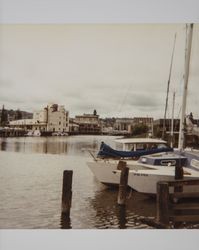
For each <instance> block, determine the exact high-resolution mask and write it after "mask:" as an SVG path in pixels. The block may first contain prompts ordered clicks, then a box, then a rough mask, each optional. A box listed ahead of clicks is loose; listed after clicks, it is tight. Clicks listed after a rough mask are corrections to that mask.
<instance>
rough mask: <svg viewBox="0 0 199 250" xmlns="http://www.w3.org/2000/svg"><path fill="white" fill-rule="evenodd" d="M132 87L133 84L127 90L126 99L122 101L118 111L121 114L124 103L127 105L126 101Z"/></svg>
mask: <svg viewBox="0 0 199 250" xmlns="http://www.w3.org/2000/svg"><path fill="white" fill-rule="evenodd" d="M131 85H132V84H130V85H129V86H128V88H127V90H126V93H125V95H124V97H123V100H122V102H121V104H120V106H119V108H118V111H119V112H121V109H122V107H123V106H124V103H125V101H126V99H127V96H128V93H129V92H130V89H131Z"/></svg>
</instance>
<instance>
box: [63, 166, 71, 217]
mask: <svg viewBox="0 0 199 250" xmlns="http://www.w3.org/2000/svg"><path fill="white" fill-rule="evenodd" d="M72 178H73V171H72V170H65V171H64V172H63V186H62V213H63V214H64V215H66V216H68V217H70V208H71V200H72Z"/></svg>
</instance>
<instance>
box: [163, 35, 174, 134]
mask: <svg viewBox="0 0 199 250" xmlns="http://www.w3.org/2000/svg"><path fill="white" fill-rule="evenodd" d="M175 44H176V33H175V37H174V44H173V51H172V57H171V64H170V70H169V79H168V84H167V96H166V104H165V111H164V120H163V130H162V138H164V133H165V122H166V113H167V106H168V97H169V87H170V80H171V71H172V65H173V56H174V50H175Z"/></svg>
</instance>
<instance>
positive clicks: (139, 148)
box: [87, 138, 172, 185]
mask: <svg viewBox="0 0 199 250" xmlns="http://www.w3.org/2000/svg"><path fill="white" fill-rule="evenodd" d="M116 142H117V143H120V144H122V149H123V151H117V150H113V149H111V148H109V147H108V149H109V151H110V150H111V154H112V157H108V155H106V152H105V155H104V154H103V153H104V151H103V152H102V150H100V151H99V153H98V157H93V160H92V161H90V162H87V165H88V167H89V169H90V170H91V171H92V173H93V175H94V176H95V177H96V178H97V179H98V181H99V182H101V183H103V184H106V185H115V184H119V181H120V177H119V176H118V175H115V172H114V171H115V170H117V166H118V163H119V160H125V161H126V162H127V167H129V169H134V170H137V169H145V166H138V165H137V164H136V163H137V160H138V157H139V156H141V155H146V154H151V153H152V152H154V153H157V152H165V151H171V150H172V149H171V148H170V147H169V146H168V145H167V142H166V141H164V140H160V139H153V138H124V139H117V140H116ZM103 146H104V145H103ZM105 146H106V144H105ZM101 148H102V147H101ZM127 150H129V151H127ZM115 152H116V153H118V152H119V153H121V155H123V154H124V152H127V155H125V154H124V156H128V153H129V152H132V153H133V155H135V157H117V155H115V154H113V153H115ZM114 156H115V157H114Z"/></svg>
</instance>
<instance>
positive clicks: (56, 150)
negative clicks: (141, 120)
mask: <svg viewBox="0 0 199 250" xmlns="http://www.w3.org/2000/svg"><path fill="white" fill-rule="evenodd" d="M102 140H103V139H102ZM98 148H99V137H97V138H95V137H89V136H87V137H86V136H70V137H18V138H0V150H1V151H14V152H24V153H27V152H28V153H29V152H31V153H44V154H68V153H69V154H76V153H78V154H82V155H83V154H85V152H86V150H87V149H90V150H93V151H97V150H98Z"/></svg>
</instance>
